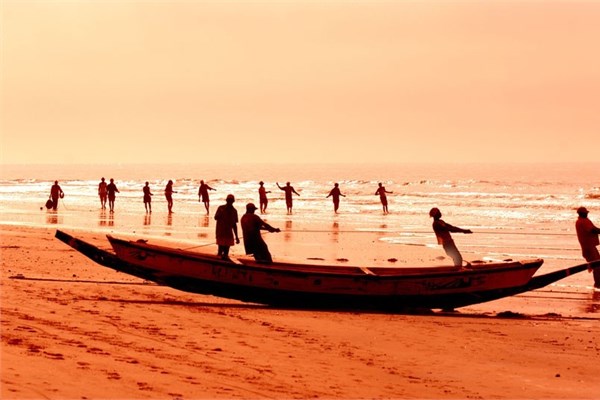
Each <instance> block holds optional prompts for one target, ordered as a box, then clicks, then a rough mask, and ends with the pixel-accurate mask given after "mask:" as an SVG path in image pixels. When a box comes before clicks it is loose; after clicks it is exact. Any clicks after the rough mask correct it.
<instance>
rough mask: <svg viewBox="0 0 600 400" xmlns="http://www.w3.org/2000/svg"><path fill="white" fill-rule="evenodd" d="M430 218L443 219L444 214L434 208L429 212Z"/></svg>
mask: <svg viewBox="0 0 600 400" xmlns="http://www.w3.org/2000/svg"><path fill="white" fill-rule="evenodd" d="M429 216H430V217H431V218H442V212H441V211H440V209H439V208H437V207H433V208H432V209H431V210H429Z"/></svg>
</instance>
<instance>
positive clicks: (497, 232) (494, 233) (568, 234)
mask: <svg viewBox="0 0 600 400" xmlns="http://www.w3.org/2000/svg"><path fill="white" fill-rule="evenodd" d="M281 232H289V233H331V234H338V233H368V234H377V233H400V234H402V233H409V234H432V235H433V234H434V233H433V231H384V230H381V231H378V230H324V229H321V230H319V229H298V230H296V229H289V230H287V229H282V230H281ZM473 233H476V234H483V235H527V236H573V235H574V233H566V232H565V233H552V232H547V233H541V232H502V231H485V230H484V231H478V230H473Z"/></svg>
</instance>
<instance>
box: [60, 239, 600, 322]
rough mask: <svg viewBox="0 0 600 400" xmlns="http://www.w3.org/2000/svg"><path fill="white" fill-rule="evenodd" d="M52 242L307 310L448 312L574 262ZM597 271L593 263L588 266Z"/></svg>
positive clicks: (122, 267)
mask: <svg viewBox="0 0 600 400" xmlns="http://www.w3.org/2000/svg"><path fill="white" fill-rule="evenodd" d="M56 237H57V238H58V239H59V240H61V241H63V242H65V243H67V244H68V245H69V246H71V247H73V248H74V249H76V250H77V251H79V252H81V253H82V254H84V255H86V256H87V257H89V258H91V259H92V260H94V261H95V262H97V263H99V264H101V265H103V266H106V267H109V268H112V269H115V270H117V271H121V272H125V273H127V274H131V275H134V276H137V277H140V278H143V279H146V280H149V281H153V282H156V283H158V284H162V285H166V286H170V287H172V288H175V289H179V290H183V291H186V292H192V293H201V294H210V295H214V296H219V297H225V298H230V299H236V300H241V301H245V302H252V303H260V304H266V305H271V306H278V307H292V308H313V309H340V308H343V309H372V310H401V309H406V308H429V309H436V308H441V309H453V308H457V307H463V306H466V305H470V304H476V303H482V302H486V301H491V300H495V299H499V298H502V297H507V296H512V295H515V294H518V293H523V292H526V291H530V290H534V289H538V288H541V287H544V286H546V285H548V284H550V283H553V282H556V281H558V280H560V279H562V278H565V277H566V276H569V275H571V274H573V273H577V272H580V271H584V270H586V269H587V268H588V266H589V265H590V264H582V265H578V266H574V267H570V268H566V269H563V270H560V271H556V272H552V273H549V274H545V275H541V276H538V277H533V275H534V274H535V272H536V271H537V270H538V269H539V268H540V266H541V265H542V263H543V260H542V259H533V260H525V261H510V262H498V263H482V264H477V265H472V266H471V267H469V268H466V269H464V268H463V269H461V268H457V267H419V268H388V267H371V268H367V267H353V266H338V265H316V264H295V263H285V262H274V263H272V264H268V265H265V264H259V263H257V262H255V261H254V260H253V259H250V258H240V259H233V260H232V261H224V260H221V259H220V258H218V257H217V256H215V255H210V254H201V253H197V252H193V251H187V250H181V249H174V248H171V247H165V246H158V245H153V244H149V243H147V242H146V241H142V240H139V241H127V240H122V239H117V238H114V237H112V236H107V238H108V240H109V242H110V244H111V246H112V248H113V250H114V253H112V252H109V251H106V250H103V249H100V248H98V247H97V246H94V245H92V244H90V243H86V242H84V241H82V240H80V239H77V238H75V237H73V236H71V235H69V234H67V233H65V232H62V231H57V232H56ZM593 264H597V265H595V266H600V261H598V262H595V263H593Z"/></svg>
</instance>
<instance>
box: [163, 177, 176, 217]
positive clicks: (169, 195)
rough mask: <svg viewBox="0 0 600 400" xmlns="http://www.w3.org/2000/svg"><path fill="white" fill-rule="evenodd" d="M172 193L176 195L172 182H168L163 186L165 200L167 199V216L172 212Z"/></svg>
mask: <svg viewBox="0 0 600 400" xmlns="http://www.w3.org/2000/svg"><path fill="white" fill-rule="evenodd" d="M173 193H177V192H176V191H174V190H173V181H172V180H169V182H167V186H165V199H167V209H168V210H169V214H171V213H172V212H173Z"/></svg>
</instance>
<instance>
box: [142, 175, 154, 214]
mask: <svg viewBox="0 0 600 400" xmlns="http://www.w3.org/2000/svg"><path fill="white" fill-rule="evenodd" d="M149 185H150V183H148V182H146V186H144V188H143V189H142V190H143V192H144V207H145V208H146V212H147V213H151V212H152V196H154V195H153V194H152V193H151V192H150V186H149Z"/></svg>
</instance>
